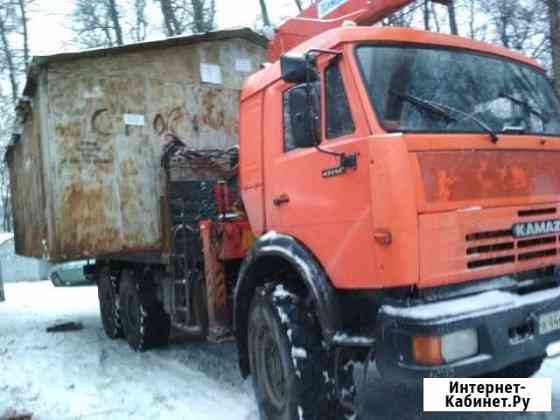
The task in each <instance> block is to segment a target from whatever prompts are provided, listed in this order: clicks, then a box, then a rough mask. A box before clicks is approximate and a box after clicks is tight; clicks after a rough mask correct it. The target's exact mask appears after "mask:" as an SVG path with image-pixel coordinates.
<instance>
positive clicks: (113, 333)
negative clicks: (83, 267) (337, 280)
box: [97, 267, 122, 339]
mask: <svg viewBox="0 0 560 420" xmlns="http://www.w3.org/2000/svg"><path fill="white" fill-rule="evenodd" d="M116 283H117V282H116V280H115V279H114V278H113V276H112V275H111V270H110V269H109V267H103V268H102V269H101V271H100V273H99V281H98V285H97V293H98V296H99V310H100V312H101V321H102V323H103V329H104V330H105V334H107V336H108V337H109V338H112V339H115V338H119V337H122V328H121V319H120V311H119V296H118V294H117V284H116Z"/></svg>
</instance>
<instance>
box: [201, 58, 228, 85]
mask: <svg viewBox="0 0 560 420" xmlns="http://www.w3.org/2000/svg"><path fill="white" fill-rule="evenodd" d="M200 78H201V79H202V82H203V83H211V84H213V85H221V84H223V79H222V68H221V67H220V66H218V65H217V64H207V63H202V64H201V65H200Z"/></svg>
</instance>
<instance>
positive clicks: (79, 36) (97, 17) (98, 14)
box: [73, 0, 124, 48]
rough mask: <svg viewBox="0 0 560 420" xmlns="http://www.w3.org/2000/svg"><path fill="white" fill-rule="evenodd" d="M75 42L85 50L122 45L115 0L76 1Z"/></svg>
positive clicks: (120, 19) (120, 25) (120, 22)
mask: <svg viewBox="0 0 560 420" xmlns="http://www.w3.org/2000/svg"><path fill="white" fill-rule="evenodd" d="M73 21H74V28H73V29H74V32H75V33H76V41H77V42H78V43H79V44H80V45H83V46H85V47H87V48H94V47H114V46H117V45H123V44H124V37H123V21H122V18H121V13H120V10H119V5H118V4H117V0H76V3H75V8H74V13H73Z"/></svg>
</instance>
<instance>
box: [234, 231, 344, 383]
mask: <svg viewBox="0 0 560 420" xmlns="http://www.w3.org/2000/svg"><path fill="white" fill-rule="evenodd" d="M285 271H288V272H291V273H293V274H295V275H296V277H297V278H298V280H301V282H302V283H303V284H302V286H304V287H305V289H306V290H307V292H308V294H309V296H310V298H311V299H312V302H313V304H314V308H315V311H316V315H317V318H318V320H319V324H320V327H321V331H322V335H323V338H324V340H325V341H326V343H327V344H330V343H331V342H332V339H333V337H334V335H335V334H336V332H337V331H338V330H339V329H340V328H339V327H340V323H341V321H340V308H339V303H338V296H337V294H336V290H335V289H334V287H333V286H332V284H331V281H330V279H329V278H328V276H327V274H326V272H325V270H324V269H323V267H322V266H321V264H320V263H319V261H318V260H317V258H315V256H314V255H313V254H312V253H311V251H310V250H308V249H307V248H306V247H305V245H303V244H302V243H301V242H300V241H298V240H297V239H295V238H293V237H291V236H287V235H282V234H278V233H276V232H269V233H267V234H265V235H263V236H262V237H261V238H259V239H258V240H257V241H256V242H255V244H254V246H253V248H252V249H251V251H249V253H248V254H247V256H246V257H245V259H244V261H243V264H242V265H241V269H240V271H239V278H238V281H237V285H236V287H235V296H234V328H235V336H236V339H237V346H238V349H239V365H240V368H241V372H242V374H243V376H244V377H246V376H248V375H249V373H250V372H249V370H250V369H249V359H248V353H247V320H248V316H249V309H250V306H251V301H252V299H253V296H254V294H255V291H256V289H257V287H258V286H262V285H264V284H265V283H266V282H267V281H269V280H270V279H271V278H272V279H273V278H274V274H275V273H279V272H285Z"/></svg>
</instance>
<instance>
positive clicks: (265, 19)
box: [259, 0, 270, 26]
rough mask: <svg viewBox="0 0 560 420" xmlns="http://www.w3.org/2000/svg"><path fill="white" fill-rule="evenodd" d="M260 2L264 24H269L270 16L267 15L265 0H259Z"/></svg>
mask: <svg viewBox="0 0 560 420" xmlns="http://www.w3.org/2000/svg"><path fill="white" fill-rule="evenodd" d="M259 2H260V4H261V14H262V20H263V24H264V26H270V18H269V17H268V9H267V7H266V0H259Z"/></svg>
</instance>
